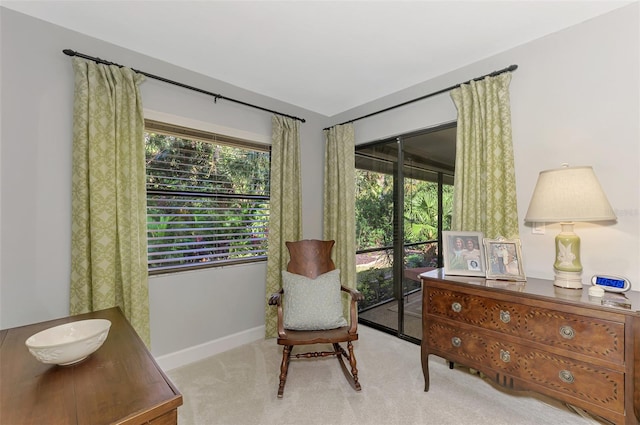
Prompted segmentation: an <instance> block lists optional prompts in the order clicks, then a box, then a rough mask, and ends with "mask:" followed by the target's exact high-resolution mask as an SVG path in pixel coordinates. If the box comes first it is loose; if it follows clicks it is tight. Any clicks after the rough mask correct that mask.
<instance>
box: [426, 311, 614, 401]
mask: <svg viewBox="0 0 640 425" xmlns="http://www.w3.org/2000/svg"><path fill="white" fill-rule="evenodd" d="M424 334H425V336H424V338H427V344H428V346H430V347H432V348H434V349H437V350H439V351H442V352H443V353H447V354H451V355H452V357H454V358H455V360H456V361H459V362H460V363H462V364H468V365H471V366H472V367H479V366H478V365H485V366H487V367H489V368H490V369H491V370H493V371H496V374H495V376H489V377H490V378H492V379H494V380H495V381H496V382H498V383H500V384H501V385H504V386H509V379H508V377H513V378H519V379H521V380H524V381H527V382H530V383H534V384H537V385H540V386H542V387H544V388H548V389H552V390H554V391H556V392H559V393H561V394H565V395H567V396H571V397H576V398H579V399H581V400H584V401H587V402H589V403H591V404H597V405H600V406H602V407H604V408H606V409H610V410H612V411H615V412H621V411H624V374H623V373H620V372H615V371H611V370H608V369H603V368H594V367H593V366H591V365H589V364H588V363H584V362H578V361H574V360H572V359H569V358H566V357H562V356H556V355H551V354H549V353H546V352H544V351H539V350H533V349H531V348H529V347H526V346H523V345H520V344H511V343H506V342H502V341H497V340H494V339H492V338H491V337H487V336H486V335H483V334H482V333H479V332H473V331H465V330H461V329H458V328H456V327H453V326H449V325H447V324H445V323H442V322H438V321H429V323H428V328H427V329H425V330H424ZM465 361H468V363H465ZM485 373H487V372H485ZM505 375H507V376H505Z"/></svg>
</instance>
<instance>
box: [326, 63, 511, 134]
mask: <svg viewBox="0 0 640 425" xmlns="http://www.w3.org/2000/svg"><path fill="white" fill-rule="evenodd" d="M516 69H518V65H510V66H508V67H506V68H504V69H501V70H499V71H493V72H492V73H490V74H486V75H483V76H482V77H478V78H474V79H472V80H469V81H465V82H464V83H459V84H456V85H455V86H451V87H447V88H446V89H442V90H438V91H436V92H433V93H429V94H425V95H424V96H420V97H418V98H416V99H411V100H407V101H406V102H402V103H400V104H398V105H394V106H390V107H388V108H385V109H381V110H379V111H376V112H372V113H370V114H367V115H363V116H361V117H358V118H354V119H352V120H349V121H345V122H343V123H340V124H335V125H332V126H331V127H335V126H336V125H344V124H349V123H352V122H354V121H358V120H361V119H364V118H369V117H372V116H374V115H378V114H381V113H383V112H387V111H390V110H392V109H396V108H399V107H401V106H405V105H408V104H410V103H413V102H417V101H419V100H423V99H426V98H428V97H431V96H435V95H437V94H441V93H445V92H448V91H450V90H453V89H457V88H458V87H460V86H461V85H463V84H469V83H470V82H472V81H478V80H482V79H483V78H486V77H495V76H496V75H500V74H504V73H505V72H509V71H515V70H516ZM331 127H327V128H325V130H329V129H330V128H331Z"/></svg>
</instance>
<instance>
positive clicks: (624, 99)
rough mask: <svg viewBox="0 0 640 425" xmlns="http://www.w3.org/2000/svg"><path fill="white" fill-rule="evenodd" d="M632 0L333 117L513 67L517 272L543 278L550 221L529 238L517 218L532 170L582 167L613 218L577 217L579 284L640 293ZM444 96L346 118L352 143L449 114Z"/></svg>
mask: <svg viewBox="0 0 640 425" xmlns="http://www.w3.org/2000/svg"><path fill="white" fill-rule="evenodd" d="M639 15H640V11H639V4H638V3H634V4H632V5H630V6H627V7H624V8H622V9H618V10H616V11H613V12H611V13H609V14H607V15H604V16H602V17H599V18H596V19H593V20H591V21H587V22H585V23H582V24H580V25H576V26H574V27H571V28H568V29H566V30H564V31H561V32H558V33H555V34H552V35H549V36H547V37H544V38H541V39H539V40H535V41H533V42H530V43H527V44H525V45H522V46H520V47H517V48H514V49H512V50H509V51H507V52H505V53H502V54H498V55H496V56H493V57H491V58H489V59H486V60H483V61H481V62H477V63H474V64H471V65H469V66H466V67H464V68H462V69H459V70H457V71H455V72H452V73H449V74H447V75H444V76H442V77H440V78H437V79H434V80H430V81H428V82H425V83H422V84H419V85H417V86H414V87H412V88H410V89H407V90H404V91H402V92H398V93H395V94H393V95H392V96H388V97H387V98H383V99H378V100H377V101H375V102H372V103H371V104H367V105H362V106H360V107H358V108H355V109H354V110H351V111H347V112H345V113H342V114H340V115H339V116H336V117H332V123H340V122H344V121H347V120H349V119H353V118H356V117H360V116H364V115H366V114H368V113H371V112H373V111H376V110H380V109H383V108H385V107H388V106H391V105H394V104H399V103H402V102H404V101H407V100H410V99H415V98H419V97H421V96H423V95H426V94H428V93H433V92H436V91H439V90H440V89H443V88H446V87H450V86H452V85H455V84H457V83H460V82H463V81H468V80H469V79H472V78H475V77H478V76H480V75H484V74H487V73H489V72H492V71H495V70H499V69H503V68H505V67H507V66H509V65H511V64H516V65H518V69H517V70H516V71H515V72H514V73H513V77H512V80H511V86H510V88H511V90H510V93H511V112H512V128H513V144H514V155H515V166H516V189H517V197H518V213H519V217H520V218H521V226H520V238H521V241H522V251H523V257H524V266H525V273H526V274H527V275H528V276H531V277H539V278H546V279H551V278H553V270H552V265H553V260H554V254H555V250H554V238H555V235H556V234H557V233H558V232H559V230H560V229H559V225H558V224H553V225H547V226H546V233H545V234H544V235H533V234H532V232H531V226H530V225H529V224H526V225H525V223H524V220H523V218H524V215H525V213H526V211H527V208H528V205H529V200H530V197H531V194H532V192H533V188H534V186H535V183H536V180H537V177H538V173H539V172H540V171H542V170H545V169H549V168H558V167H560V165H561V163H563V162H568V163H569V164H571V165H592V166H593V168H594V170H595V172H596V175H597V176H598V178H599V180H600V183H601V184H602V186H603V188H604V190H605V192H606V193H607V196H608V198H609V202H610V203H611V205H612V206H613V208H614V210H615V211H616V214H617V216H618V220H617V223H615V224H614V225H603V224H595V223H594V224H591V223H577V224H576V226H575V230H576V232H577V233H578V235H579V236H580V237H581V240H582V264H583V266H584V271H583V281H584V282H585V283H586V282H587V278H588V277H590V276H592V275H593V274H595V273H609V274H618V275H622V276H626V277H627V278H629V279H630V280H631V282H632V284H633V289H634V290H637V291H640V207H639V204H640V196H639V195H640V189H639V188H640V174H639V169H640V148H639V147H640V107H639V103H640V96H639V95H640V84H639V80H640V67H639V56H640V42H639V40H640V34H639V27H640V25H639ZM455 118H456V110H455V106H454V105H453V102H452V101H451V99H450V97H449V95H448V94H441V95H437V96H434V97H431V98H428V99H425V100H422V101H420V102H417V103H414V104H411V105H408V106H405V107H402V108H400V109H397V110H394V111H390V112H386V113H383V114H380V115H376V116H374V117H371V118H366V119H364V120H362V121H356V123H355V132H356V139H357V143H364V142H369V141H373V140H377V139H381V138H384V137H388V136H393V135H397V134H402V133H403V132H408V131H413V130H416V129H421V128H428V127H432V126H434V125H437V124H439V123H443V122H449V121H453V120H455Z"/></svg>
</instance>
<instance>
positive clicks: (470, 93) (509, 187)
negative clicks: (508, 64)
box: [451, 72, 519, 239]
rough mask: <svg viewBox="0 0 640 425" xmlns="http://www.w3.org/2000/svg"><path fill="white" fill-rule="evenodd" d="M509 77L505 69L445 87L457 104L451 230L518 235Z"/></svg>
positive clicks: (494, 235)
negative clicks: (479, 78) (454, 85)
mask: <svg viewBox="0 0 640 425" xmlns="http://www.w3.org/2000/svg"><path fill="white" fill-rule="evenodd" d="M510 81H511V73H510V72H507V73H504V74H501V75H498V76H496V77H487V78H484V79H482V80H479V81H472V82H470V83H469V84H463V85H461V86H460V87H458V88H456V89H454V90H452V91H451V97H452V99H453V101H454V103H455V105H456V108H457V109H458V130H457V141H456V164H455V181H454V195H453V204H454V205H453V217H452V224H451V228H452V230H459V231H478V232H482V233H483V234H484V236H485V237H487V238H497V237H499V236H503V237H506V238H508V239H512V238H518V237H519V230H518V229H519V228H518V209H517V203H516V177H515V166H514V160H513V143H512V139H511V109H510V102H509V83H510Z"/></svg>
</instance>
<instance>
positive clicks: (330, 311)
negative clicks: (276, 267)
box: [282, 269, 347, 331]
mask: <svg viewBox="0 0 640 425" xmlns="http://www.w3.org/2000/svg"><path fill="white" fill-rule="evenodd" d="M282 288H283V289H284V306H283V309H284V312H283V313H284V328H285V329H291V330H307V331H308V330H322V329H335V328H339V327H341V326H347V321H346V320H345V318H344V316H343V314H342V301H341V295H340V269H335V270H332V271H330V272H327V273H325V274H321V275H320V276H318V277H317V278H315V279H309V278H308V277H306V276H301V275H298V274H293V273H289V272H287V271H285V270H283V271H282Z"/></svg>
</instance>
